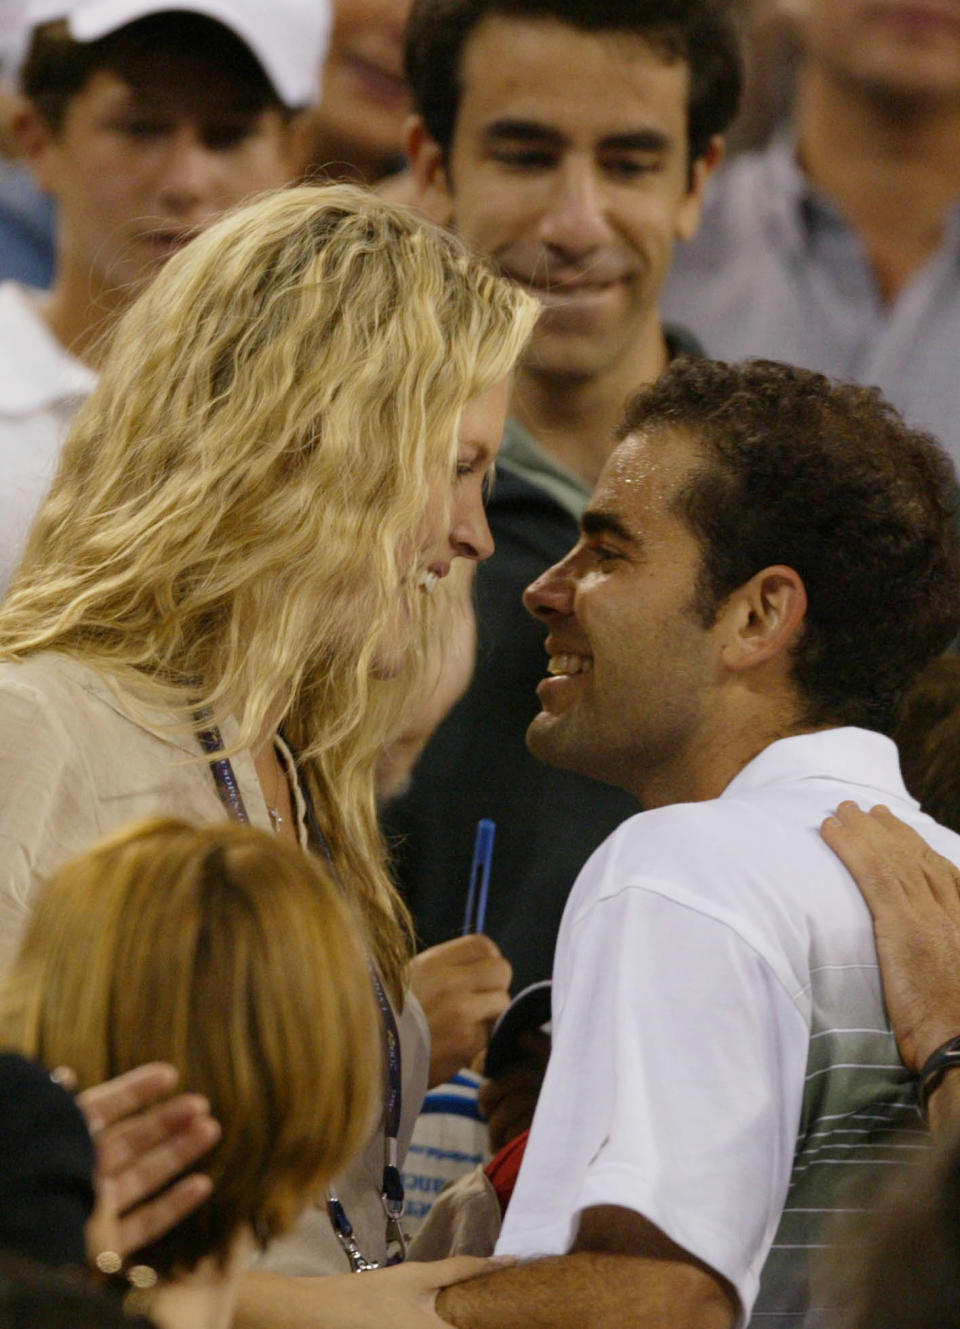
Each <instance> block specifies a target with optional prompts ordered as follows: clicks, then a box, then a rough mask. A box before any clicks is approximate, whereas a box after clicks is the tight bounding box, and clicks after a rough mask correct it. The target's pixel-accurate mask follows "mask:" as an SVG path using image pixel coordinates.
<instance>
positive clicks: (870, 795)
mask: <svg viewBox="0 0 960 1329" xmlns="http://www.w3.org/2000/svg"><path fill="white" fill-rule="evenodd" d="M805 779H806V780H817V779H820V780H830V781H839V782H841V783H843V784H846V785H850V786H852V787H853V788H854V789H856V788H858V787H859V788H861V789H863V791H864V793H863V800H864V802H866V803H868V804H873V803H877V802H883V801H884V800H885V799H887V798H890V797H891V796H895V797H896V798H897V799H899V800H904V799H905V800H906V801H907V802H909V803H910V804H912V806H913V807H915V808H916V807H919V804H918V803H917V802H916V800H915V799H913V798H911V797H910V795H909V794H908V793H907V790H906V787H905V786H904V783H903V776H902V775H901V774H900V756H899V753H898V752H897V746H896V744H895V743H894V741H893V739H891V738H887V737H886V736H885V735H883V734H878V733H875V732H874V731H873V730H871V729H855V728H853V727H852V726H847V727H844V728H839V729H821V730H819V731H818V732H816V733H813V734H795V735H793V736H792V737H790V738H781V739H778V740H777V742H776V743H771V744H770V746H769V747H766V748H764V750H763V751H762V752H761V753H760V754H759V756H756V757H754V759H753V761H751V762H749V763H748V765H746V766H745V767H744V768H743V770H742V771H740V773H739V774H738V775H735V776H734V777H733V779H732V780H731V781H730V783H729V784H728V785H727V787H726V789H725V790H724V791H723V793H722V794H721V795H720V797H721V798H728V797H734V796H736V795H739V794H743V793H749V792H750V791H751V790H755V789H762V788H764V787H766V786H768V785H774V784H785V783H794V782H795V781H797V780H805Z"/></svg>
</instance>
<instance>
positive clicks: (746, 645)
mask: <svg viewBox="0 0 960 1329" xmlns="http://www.w3.org/2000/svg"><path fill="white" fill-rule="evenodd" d="M806 613H807V589H806V587H805V586H804V584H803V578H802V577H801V576H800V574H799V573H798V572H795V571H794V569H793V568H788V567H785V566H782V565H780V564H777V565H776V566H775V567H771V568H764V569H763V571H762V572H758V573H757V574H756V575H755V576H753V577H751V578H750V580H749V581H747V582H744V584H743V585H742V586H741V587H739V588H738V589H737V590H735V591H734V592H733V594H732V595H731V596H730V597H729V598H728V599H727V601H726V603H725V604H724V606H723V608H722V609H721V611H720V616H721V619H722V620H723V628H724V633H723V646H722V648H721V659H722V660H723V663H724V665H725V666H726V667H727V669H729V670H730V672H731V673H734V674H736V673H742V672H743V671H744V670H746V669H753V668H755V667H756V666H757V665H761V664H766V663H767V661H769V660H774V659H776V658H777V657H778V656H786V654H787V652H788V651H789V649H790V647H791V646H792V645H793V643H794V642H795V641H796V640H797V637H798V635H799V633H801V632H802V631H803V623H804V619H805V617H806Z"/></svg>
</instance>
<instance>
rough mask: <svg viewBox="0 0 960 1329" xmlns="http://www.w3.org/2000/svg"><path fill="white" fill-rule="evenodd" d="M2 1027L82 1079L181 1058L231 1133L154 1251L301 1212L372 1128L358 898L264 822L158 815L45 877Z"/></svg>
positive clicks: (166, 1252)
mask: <svg viewBox="0 0 960 1329" xmlns="http://www.w3.org/2000/svg"><path fill="white" fill-rule="evenodd" d="M0 1045H2V1046H5V1047H11V1048H15V1049H17V1050H18V1051H20V1052H22V1053H24V1054H25V1055H26V1056H30V1057H35V1058H37V1059H39V1060H41V1061H43V1062H44V1063H45V1064H46V1065H48V1066H59V1065H69V1066H70V1067H72V1068H73V1069H74V1071H75V1072H76V1074H77V1077H78V1080H79V1084H80V1088H81V1089H85V1088H88V1087H89V1086H91V1085H94V1084H99V1083H101V1082H102V1081H103V1080H104V1079H107V1078H109V1077H111V1076H114V1075H120V1074H122V1073H123V1072H124V1071H129V1070H132V1069H133V1068H134V1067H136V1066H139V1065H141V1064H142V1063H143V1062H145V1061H152V1060H159V1061H168V1062H171V1063H172V1064H173V1065H174V1066H176V1067H177V1069H178V1070H179V1072H180V1081H179V1087H180V1088H181V1089H183V1090H186V1091H189V1092H191V1093H199V1094H203V1095H205V1096H206V1097H207V1098H208V1099H209V1100H210V1104H211V1109H212V1111H213V1113H214V1115H215V1116H216V1117H217V1119H218V1121H219V1122H220V1124H221V1128H222V1134H221V1137H220V1141H219V1143H218V1144H217V1146H216V1147H215V1148H214V1150H213V1151H212V1152H211V1153H210V1154H209V1155H207V1156H206V1157H205V1158H204V1161H203V1168H204V1170H205V1171H206V1172H208V1173H209V1175H210V1177H211V1179H212V1181H213V1192H212V1195H211V1196H210V1198H209V1200H207V1201H206V1202H205V1203H204V1204H203V1205H202V1206H201V1207H200V1209H199V1210H198V1211H197V1212H196V1213H195V1214H194V1215H192V1216H191V1217H189V1218H187V1219H186V1220H185V1221H183V1222H182V1223H180V1224H178V1225H177V1226H176V1227H175V1228H174V1229H173V1230H172V1231H171V1232H170V1233H168V1234H167V1236H166V1237H164V1238H162V1239H161V1240H160V1241H159V1242H158V1243H156V1244H155V1245H154V1246H153V1247H152V1248H151V1249H150V1252H149V1257H146V1256H145V1257H144V1258H148V1262H149V1263H151V1264H153V1265H154V1267H155V1268H156V1269H157V1271H158V1272H159V1273H162V1274H170V1273H173V1272H175V1271H176V1270H178V1269H189V1268H191V1267H192V1266H193V1265H195V1264H196V1263H197V1261H198V1260H200V1259H202V1258H203V1257H204V1256H207V1255H216V1256H219V1257H221V1258H223V1257H226V1255H227V1254H228V1253H229V1249H230V1244H231V1241H232V1238H233V1237H234V1235H235V1234H236V1232H237V1231H238V1229H239V1228H241V1227H242V1226H246V1225H252V1226H254V1227H255V1230H256V1231H257V1233H258V1235H260V1236H261V1237H262V1238H264V1239H265V1238H267V1237H271V1236H274V1235H277V1234H278V1233H280V1232H282V1231H284V1230H285V1229H286V1228H287V1227H289V1225H290V1224H291V1223H292V1222H293V1220H294V1219H295V1218H296V1217H297V1215H298V1213H299V1212H300V1210H301V1209H302V1208H303V1207H304V1205H305V1204H307V1203H308V1202H309V1201H310V1200H312V1199H314V1198H316V1196H317V1194H318V1192H319V1191H320V1190H321V1188H322V1187H323V1186H324V1185H325V1184H326V1183H327V1182H329V1180H330V1179H331V1177H332V1176H333V1175H334V1174H335V1173H336V1172H338V1171H339V1170H340V1169H341V1168H342V1167H343V1165H344V1164H345V1163H346V1162H348V1161H349V1160H350V1158H351V1157H352V1156H353V1155H354V1154H355V1153H356V1151H357V1150H358V1149H359V1148H360V1147H361V1145H362V1143H363V1140H364V1138H365V1136H366V1134H367V1133H368V1131H369V1129H370V1125H371V1122H372V1120H373V1114H374V1111H375V1109H376V1106H377V1104H378V1101H379V1090H380V1080H381V1071H380V1052H379V1049H380V1037H379V1015H378V1012H377V1007H376V1002H375V999H374V996H373V991H372V987H371V984H370V976H369V972H368V968H367V962H366V956H365V952H364V947H363V944H362V941H361V937H360V933H359V930H358V928H357V925H356V919H355V918H354V916H353V911H352V909H351V907H350V905H349V903H348V902H347V901H346V900H344V899H343V898H342V895H341V893H340V891H339V890H338V889H337V887H336V886H335V885H333V883H332V882H331V881H330V880H329V877H328V875H327V874H326V872H325V871H324V869H323V867H322V864H320V863H319V862H318V861H316V860H313V859H310V858H308V857H307V856H306V855H304V854H302V853H300V852H299V851H298V850H297V849H296V848H295V847H294V846H293V845H290V844H286V843H284V842H283V841H281V840H279V839H277V838H276V837H275V836H272V835H270V834H269V833H267V832H264V831H259V830H255V829H253V828H252V827H249V826H230V825H225V826H216V827H204V828H195V827H192V826H189V825H188V824H187V823H186V822H182V821H176V820H173V819H170V820H155V821H151V822H144V823H142V824H140V825H138V826H134V827H131V828H130V829H128V830H124V831H122V832H120V833H118V834H115V835H113V836H111V837H109V838H108V839H106V840H103V841H101V842H100V843H99V844H98V845H96V846H95V847H94V848H92V849H91V850H89V851H88V852H87V853H85V854H83V855H81V856H80V857H78V858H75V859H72V860H71V861H69V862H67V863H65V864H64V865H63V866H62V867H61V868H60V869H59V870H58V871H57V872H56V873H55V874H54V875H53V877H51V879H50V880H49V881H48V882H47V883H46V884H45V886H44V887H43V888H42V889H41V891H40V892H39V893H38V897H37V901H36V906H35V909H34V911H33V913H32V915H31V917H30V920H29V923H28V925H27V930H26V933H25V935H24V938H23V940H22V942H21V946H20V951H19V954H18V956H17V959H16V960H15V961H14V963H13V965H12V966H11V968H10V969H9V970H8V971H7V973H6V975H5V976H4V980H3V983H2V986H0Z"/></svg>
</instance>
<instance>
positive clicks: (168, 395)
mask: <svg viewBox="0 0 960 1329" xmlns="http://www.w3.org/2000/svg"><path fill="white" fill-rule="evenodd" d="M538 310H539V306H538V305H537V303H536V302H535V301H534V300H532V299H531V298H530V297H529V296H527V295H525V294H524V293H522V292H521V291H520V290H519V289H518V288H517V287H516V286H514V285H512V284H510V283H508V282H506V281H504V280H502V279H500V278H498V277H496V276H495V275H494V274H493V273H492V272H491V271H490V270H489V269H488V268H487V267H486V265H485V264H483V263H482V262H481V261H480V260H478V259H476V258H473V257H471V256H470V255H469V254H468V253H467V251H466V250H465V249H464V248H463V246H462V245H461V244H460V243H459V242H458V241H457V240H455V239H454V238H453V237H452V236H450V235H448V234H446V233H445V232H442V231H440V230H438V229H436V228H433V227H431V226H429V225H427V224H426V223H424V222H422V221H420V220H419V219H417V218H415V217H414V216H413V215H412V214H410V213H408V212H407V211H406V210H405V209H402V208H399V207H395V206H393V205H391V204H388V203H386V202H384V201H383V200H381V199H379V198H377V197H376V196H374V195H372V194H369V193H367V192H365V191H363V190H360V189H357V188H354V187H351V186H345V185H334V186H321V187H317V186H305V187H300V188H296V189H290V190H286V191H282V192H280V193H277V194H275V195H272V196H269V197H266V198H264V199H261V200H259V201H257V202H255V203H253V204H250V205H248V206H245V207H242V208H240V209H238V210H236V211H235V212H233V213H231V214H230V215H228V216H227V217H225V218H224V219H222V220H221V221H219V222H218V223H217V224H216V225H214V226H212V227H211V228H210V229H209V230H207V231H206V232H205V233H203V234H202V235H201V236H199V237H198V238H197V239H195V240H194V241H193V242H192V243H191V244H190V245H189V246H187V247H186V248H185V249H184V251H183V252H181V253H180V254H178V255H177V256H175V257H174V258H173V259H172V260H170V261H169V262H168V263H167V264H166V265H165V267H164V269H163V270H162V272H161V273H160V274H159V276H158V277H157V279H156V280H155V281H154V282H153V283H152V284H151V285H150V287H149V288H148V289H147V290H146V291H145V292H144V294H143V295H141V296H140V298H139V299H138V300H137V301H136V302H135V303H134V304H133V306H132V307H131V308H130V309H129V310H128V311H127V313H126V314H125V315H124V317H123V318H122V319H121V321H120V322H119V324H118V326H117V328H116V331H115V334H114V337H113V342H112V347H111V350H110V353H109V355H108V358H107V361H106V363H105V365H104V369H103V373H102V377H101V380H100V383H99V386H98V388H97V389H96V391H95V392H94V393H93V395H92V396H91V398H90V399H89V401H88V402H87V403H86V405H85V406H84V407H83V408H82V409H81V411H80V413H79V415H78V416H77V419H76V423H75V425H74V428H73V430H72V432H71V434H70V437H69V439H68V441H67V443H66V446H65V448H64V451H63V454H62V458H61V462H60V466H59V470H58V472H57V475H56V478H55V480H54V483H53V487H52V489H51V492H50V495H49V497H48V499H47V501H46V503H45V504H44V506H43V508H42V509H41V511H40V513H39V515H38V517H37V520H36V522H35V524H34V526H33V529H32V531H31V534H30V537H29V540H28V544H27V547H26V551H25V553H24V557H23V560H22V562H21V564H20V567H19V569H18V571H17V573H16V574H15V576H14V579H13V582H12V584H11V588H10V591H9V594H8V596H7V598H6V600H5V602H4V603H3V605H2V607H0V659H6V660H16V659H22V658H23V657H24V656H26V655H27V654H29V653H31V652H35V651H39V650H43V649H51V648H52V649H56V650H62V651H66V652H69V653H71V654H72V655H75V656H77V657H79V658H81V659H83V660H85V661H87V662H88V663H90V664H92V665H93V666H94V667H96V668H98V669H100V670H102V671H104V672H105V673H106V674H107V675H108V676H111V677H112V678H113V679H114V680H115V681H116V684H117V685H118V686H119V687H121V688H122V689H124V690H125V691H126V692H127V694H128V695H133V696H137V695H139V696H141V697H144V698H145V699H146V700H147V701H151V702H154V703H155V702H157V701H161V702H162V703H163V704H164V705H166V706H168V707H170V708H171V713H172V715H173V716H174V718H175V720H176V722H177V723H178V724H180V725H181V726H183V727H190V726H194V727H197V726H196V722H195V720H194V719H193V716H194V715H195V713H196V711H197V709H198V708H202V709H206V710H208V711H209V713H210V715H211V716H212V718H213V719H214V721H218V722H219V721H222V719H223V718H224V717H226V716H227V715H235V716H237V717H238V718H239V735H238V740H237V746H249V745H250V744H251V743H253V742H254V741H255V740H256V739H257V738H258V736H260V735H261V734H262V733H263V731H264V728H265V726H266V725H267V724H268V721H271V722H272V718H275V717H276V716H282V724H283V728H284V732H285V735H286V736H287V738H288V740H289V741H290V742H291V744H292V745H293V746H294V748H295V749H296V750H297V751H298V753H299V755H300V760H301V762H302V764H303V770H304V773H305V775H306V778H307V780H308V783H309V784H310V785H311V787H312V790H313V793H314V795H315V797H316V801H317V806H318V812H319V815H320V820H321V825H322V827H323V830H324V832H325V834H326V836H327V838H328V840H329V842H330V846H331V849H332V852H333V854H334V857H335V860H336V862H337V865H338V869H339V871H340V873H341V875H342V876H343V878H344V880H345V882H346V884H347V885H348V886H349V887H350V888H351V889H352V891H353V892H354V893H355V894H356V896H357V897H358V898H359V899H360V900H361V901H362V902H363V905H364V914H365V917H366V920H367V925H368V929H369V932H370V939H371V942H372V945H373V947H374V950H375V953H376V956H377V958H378V961H379V963H380V965H381V967H382V968H383V971H384V975H385V977H386V979H387V980H388V982H389V983H390V985H391V988H392V990H393V992H394V995H395V996H396V995H399V993H400V991H401V989H402V972H403V966H404V964H405V961H406V958H407V955H408V950H409V934H408V923H407V916H406V913H405V911H404V909H403V907H402V905H401V903H400V901H399V898H398V897H397V895H396V893H395V891H394V889H393V887H392V885H391V883H390V880H389V874H388V871H387V866H386V860H385V853H384V849H383V844H382V840H381V837H380V834H379V831H378V828H377V823H376V812H375V801H374V795H373V768H374V764H375V761H376V757H377V753H378V751H379V749H380V747H381V746H382V745H383V743H384V742H385V741H386V740H387V739H388V738H390V737H391V736H392V735H393V733H394V732H395V730H396V726H397V716H398V715H399V714H401V713H402V711H403V710H404V708H405V707H406V705H407V704H408V701H409V698H410V696H411V695H412V694H413V693H415V691H416V688H417V686H418V677H419V665H420V662H421V660H422V658H423V654H424V648H425V643H426V640H427V637H428V632H429V618H428V616H429V614H430V613H431V612H432V611H431V609H430V608H428V605H427V601H428V600H429V599H430V597H427V596H424V595H423V594H420V593H418V592H417V589H416V568H415V566H411V565H412V564H413V561H414V559H415V556H416V550H417V545H418V540H419V539H420V538H422V536H421V535H419V534H418V533H419V532H420V531H422V524H423V521H424V518H425V510H426V505H427V498H426V495H427V494H428V493H429V492H430V491H431V487H432V488H433V490H434V492H436V490H437V486H438V483H441V484H442V482H443V481H447V480H449V478H451V477H452V476H453V475H454V471H455V465H456V449H457V427H458V422H459V417H460V413H461V411H462V409H463V407H464V405H465V403H466V402H467V400H468V399H469V398H471V397H473V396H475V395H477V394H478V393H481V392H483V391H485V390H487V389H488V388H490V387H491V386H493V384H495V383H497V382H498V381H499V380H501V379H502V378H503V377H504V376H505V375H507V374H508V373H509V372H510V371H511V369H512V368H513V366H514V364H515V362H516V360H517V357H518V356H519V354H520V352H521V350H522V349H523V346H524V344H525V342H526V340H527V338H528V336H529V334H530V332H531V330H532V327H533V324H534V322H535V320H536V317H537V313H538ZM435 598H439V599H440V600H441V601H442V599H443V595H442V590H441V592H440V594H439V596H438V597H435ZM434 612H435V611H434ZM441 617H442V614H441ZM398 623H406V624H407V625H408V628H409V637H410V643H409V647H408V649H407V666H408V667H407V668H405V669H404V670H403V672H402V674H401V675H400V676H399V677H398V678H395V679H392V680H384V679H378V678H377V651H378V646H379V645H380V644H381V643H382V642H384V641H385V640H391V639H395V637H396V633H397V625H398ZM391 634H392V637H391ZM187 682H189V684H190V686H189V687H185V683H187ZM398 925H399V926H398Z"/></svg>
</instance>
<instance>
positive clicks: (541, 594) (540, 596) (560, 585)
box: [523, 558, 573, 623]
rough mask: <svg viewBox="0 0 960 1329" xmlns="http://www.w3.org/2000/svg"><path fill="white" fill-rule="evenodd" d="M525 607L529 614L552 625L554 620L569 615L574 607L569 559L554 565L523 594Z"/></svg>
mask: <svg viewBox="0 0 960 1329" xmlns="http://www.w3.org/2000/svg"><path fill="white" fill-rule="evenodd" d="M523 606H524V608H525V609H526V611H527V613H528V614H532V615H533V617H534V618H539V619H541V620H542V621H543V622H544V623H550V622H552V620H553V619H555V618H557V617H559V616H562V615H566V614H569V613H570V612H571V609H572V607H573V580H572V578H571V576H570V568H569V558H565V559H563V560H562V561H561V562H559V563H554V565H553V567H552V568H547V570H546V572H543V573H541V574H540V576H539V577H538V578H537V579H536V581H532V582H531V583H530V585H529V586H528V587H527V589H526V590H525V591H524V593H523Z"/></svg>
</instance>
